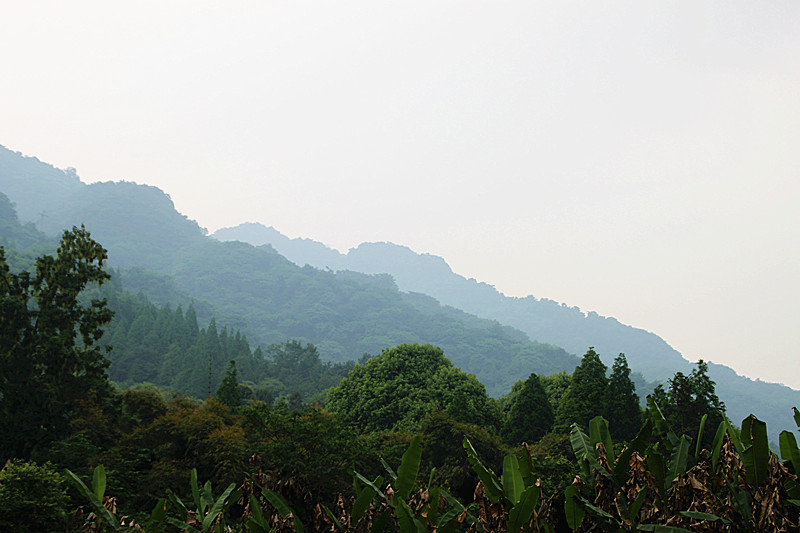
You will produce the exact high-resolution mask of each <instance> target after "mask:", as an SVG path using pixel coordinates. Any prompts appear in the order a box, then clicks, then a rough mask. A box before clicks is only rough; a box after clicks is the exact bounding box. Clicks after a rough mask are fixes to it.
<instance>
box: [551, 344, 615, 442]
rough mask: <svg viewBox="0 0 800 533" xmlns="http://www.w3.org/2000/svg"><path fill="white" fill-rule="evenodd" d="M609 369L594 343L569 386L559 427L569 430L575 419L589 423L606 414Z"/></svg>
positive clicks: (560, 411) (565, 394)
mask: <svg viewBox="0 0 800 533" xmlns="http://www.w3.org/2000/svg"><path fill="white" fill-rule="evenodd" d="M606 369H607V368H606V365H604V364H603V362H602V361H601V360H600V356H599V355H597V352H595V351H594V347H590V348H589V350H588V351H587V352H586V354H584V356H583V359H582V360H581V364H580V365H578V366H577V367H575V372H573V373H572V380H571V381H570V384H569V388H567V392H566V393H564V397H563V398H562V400H561V404H560V405H559V406H558V412H557V415H556V427H555V429H556V431H562V432H566V431H569V427H570V425H572V423H573V422H577V423H578V424H579V425H580V426H581V427H586V426H587V425H588V424H589V420H591V419H592V418H594V417H595V416H597V415H602V414H603V406H604V403H605V397H606V389H607V388H608V379H607V378H606Z"/></svg>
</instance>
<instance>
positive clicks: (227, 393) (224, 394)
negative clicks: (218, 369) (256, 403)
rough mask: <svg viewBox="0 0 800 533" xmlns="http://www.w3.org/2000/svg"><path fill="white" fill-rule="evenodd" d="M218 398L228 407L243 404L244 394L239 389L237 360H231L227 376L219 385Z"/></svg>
mask: <svg viewBox="0 0 800 533" xmlns="http://www.w3.org/2000/svg"><path fill="white" fill-rule="evenodd" d="M216 396H217V399H218V400H219V401H221V402H222V403H224V404H225V405H227V406H228V407H239V406H240V405H242V394H241V392H240V391H239V375H238V373H237V371H236V361H233V360H231V362H230V364H229V365H228V370H227V371H226V372H225V377H224V378H222V382H221V383H220V384H219V387H217V394H216Z"/></svg>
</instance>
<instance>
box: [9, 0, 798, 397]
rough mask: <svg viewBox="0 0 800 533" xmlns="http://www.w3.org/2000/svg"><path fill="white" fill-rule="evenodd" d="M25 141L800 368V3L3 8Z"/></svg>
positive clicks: (720, 350) (222, 206)
mask: <svg viewBox="0 0 800 533" xmlns="http://www.w3.org/2000/svg"><path fill="white" fill-rule="evenodd" d="M0 65H1V66H2V69H1V70H0V102H2V103H1V104H0V144H2V145H4V146H6V147H7V148H10V149H12V150H17V151H20V152H22V153H23V154H26V155H32V156H36V157H38V158H39V159H41V160H43V161H46V162H48V163H51V164H53V165H55V166H57V167H59V168H67V167H74V168H76V169H77V172H78V174H79V175H80V177H81V179H83V181H85V182H88V183H90V182H95V181H108V180H114V181H116V180H128V181H135V182H138V183H145V184H149V185H155V186H157V187H160V188H161V189H163V190H164V191H165V192H167V193H168V194H169V195H170V196H171V198H172V200H173V201H174V203H175V206H176V208H177V209H178V210H179V211H181V212H182V213H184V214H185V215H187V216H188V217H189V218H192V219H194V220H196V221H197V222H198V223H199V224H200V225H201V226H203V227H205V228H207V229H208V230H209V231H212V232H213V231H215V230H216V229H219V228H221V227H228V226H233V225H237V224H239V223H242V222H248V221H249V222H261V223H263V224H265V225H268V226H269V225H271V226H274V227H275V228H276V229H278V230H279V231H281V232H282V233H284V234H285V235H288V236H290V237H306V238H311V239H315V240H318V241H321V242H324V243H326V244H328V245H329V246H331V247H333V248H336V249H338V250H340V251H346V250H348V249H349V248H351V247H354V246H357V245H358V244H359V243H361V242H375V241H389V242H394V243H397V244H403V245H406V246H408V247H410V248H412V249H413V250H414V251H416V252H420V253H431V254H435V255H439V256H442V257H444V258H445V260H446V261H447V262H448V263H449V264H450V266H451V267H452V268H453V270H454V271H455V272H457V273H459V274H461V275H464V276H466V277H468V278H476V279H478V280H480V281H485V282H487V283H490V284H492V285H494V286H495V287H496V288H497V289H498V290H500V291H502V292H503V293H505V294H506V295H509V296H526V295H529V294H530V295H534V296H536V297H539V298H549V299H552V300H556V301H559V302H565V303H567V304H569V305H571V306H578V307H580V308H581V309H582V310H584V311H587V312H588V311H596V312H598V313H599V314H601V315H605V316H613V317H616V318H617V319H619V320H620V321H621V322H623V323H626V324H630V325H633V326H636V327H640V328H643V329H646V330H649V331H652V332H655V333H657V334H658V335H660V336H661V337H663V338H664V339H665V340H666V341H667V342H668V343H669V344H671V345H672V346H673V347H674V348H676V349H677V350H679V351H680V352H681V353H682V354H683V355H684V356H685V357H686V358H687V359H690V360H693V361H694V360H697V359H700V358H703V359H706V360H711V361H714V362H717V363H722V364H727V365H729V366H732V367H733V368H734V369H736V370H737V371H738V372H739V373H741V374H744V375H747V376H750V377H753V378H760V379H763V380H765V381H776V382H783V383H786V384H788V385H790V386H793V387H795V388H800V364H798V358H797V356H796V350H797V349H798V347H800V312H798V302H800V277H799V276H798V274H800V209H798V206H800V3H798V2H796V1H793V0H792V1H775V2H705V1H698V2H659V3H650V2H639V1H628V2H597V1H586V2H563V1H552V2H550V1H548V2H542V1H537V0H524V1H517V0H514V1H503V0H493V1H491V2H489V1H482V2H476V1H470V0H459V1H450V0H447V1H438V0H425V1H418V0H403V1H381V0H359V1H350V0H341V1H330V0H327V1H322V0H274V1H269V0H260V1H253V2H236V1H231V2H225V3H222V2H208V1H204V0H194V1H191V2H170V1H158V2H154V1H138V2H107V1H99V2H85V1H80V0H77V1H72V2H61V1H57V2H47V1H17V0H11V1H9V2H4V4H3V6H2V8H0Z"/></svg>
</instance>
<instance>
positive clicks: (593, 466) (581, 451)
mask: <svg viewBox="0 0 800 533" xmlns="http://www.w3.org/2000/svg"><path fill="white" fill-rule="evenodd" d="M653 425H654V422H653V421H652V420H651V419H648V420H647V421H645V423H644V425H643V426H642V428H641V429H640V430H639V433H638V434H637V435H636V437H635V438H634V439H633V440H632V441H631V442H630V443H628V445H627V446H626V447H625V448H624V449H623V450H622V452H621V453H620V455H619V457H618V458H617V459H616V461H615V458H614V451H613V450H614V443H613V441H612V440H611V435H610V433H609V430H608V422H607V421H606V420H605V419H604V418H602V417H600V416H598V417H595V418H593V419H592V420H591V421H590V422H589V434H588V435H587V434H586V433H584V432H583V430H582V429H581V428H580V426H578V425H577V424H573V425H572V429H571V431H570V443H571V444H572V450H573V452H574V453H575V457H576V458H577V460H578V463H579V464H580V467H581V473H582V474H583V478H584V480H585V481H586V482H588V483H589V484H593V481H594V476H593V474H597V475H599V476H602V477H603V478H605V479H606V480H607V485H608V487H610V488H609V489H605V490H611V491H613V492H614V501H615V503H616V509H617V510H618V513H619V516H618V517H617V516H614V515H612V514H611V513H609V512H607V511H604V510H603V509H601V508H599V507H598V506H596V505H594V504H593V503H592V502H590V501H589V500H588V499H587V498H585V497H583V496H582V495H581V494H580V491H579V489H578V487H577V486H576V485H570V486H568V487H567V488H566V489H565V491H564V512H565V515H566V519H567V525H568V526H569V527H570V528H571V529H572V530H576V529H578V528H579V527H580V526H581V524H582V523H583V520H584V518H585V516H586V513H587V512H588V513H591V514H592V515H594V516H595V517H596V518H597V519H598V520H600V521H602V522H605V523H611V524H613V525H614V527H615V528H616V529H617V530H620V531H636V530H637V529H639V530H641V528H643V527H644V528H646V527H649V525H648V524H641V523H639V522H638V515H639V511H640V510H641V509H642V505H643V504H644V502H645V499H646V496H647V488H646V487H643V488H642V490H640V491H639V492H638V494H637V495H636V497H635V498H634V499H633V501H631V502H628V499H627V498H626V496H625V492H624V491H623V490H622V486H623V485H624V484H625V482H626V481H627V480H628V476H629V473H630V460H631V457H632V456H633V454H634V453H638V454H639V455H641V456H647V455H648V452H649V453H650V454H652V453H653V448H652V446H649V442H650V438H651V435H652V432H653ZM675 441H676V442H680V439H677V438H676V439H675ZM598 444H602V448H600V447H599V446H598ZM601 450H602V452H601ZM608 450H611V451H610V452H609V451H608ZM600 459H604V460H600ZM606 465H608V467H606ZM661 472H662V475H661V479H662V482H663V478H664V475H663V467H662V468H661ZM658 478H659V476H658V475H656V480H657V483H658ZM645 530H646V529H645ZM675 531H680V530H675Z"/></svg>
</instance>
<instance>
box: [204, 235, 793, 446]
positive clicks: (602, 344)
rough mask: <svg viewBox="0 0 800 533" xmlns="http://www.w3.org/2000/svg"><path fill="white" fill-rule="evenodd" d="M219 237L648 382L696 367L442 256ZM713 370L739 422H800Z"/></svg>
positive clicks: (770, 389) (754, 384)
mask: <svg viewBox="0 0 800 533" xmlns="http://www.w3.org/2000/svg"><path fill="white" fill-rule="evenodd" d="M212 236H213V237H215V238H220V239H235V240H241V241H248V242H254V243H259V244H270V245H272V246H273V247H274V248H275V249H276V250H277V251H278V252H279V253H281V254H282V255H284V256H285V257H287V258H288V259H290V260H292V261H294V262H295V263H297V264H309V265H312V266H317V267H320V268H324V267H329V268H332V269H333V268H340V269H349V270H353V271H358V272H364V273H368V274H376V273H387V274H389V275H390V276H392V277H393V278H394V279H395V280H396V282H397V285H398V287H399V288H400V290H403V291H414V292H419V293H423V294H427V295H430V296H431V297H433V298H436V299H437V300H438V301H440V302H441V303H442V304H445V305H448V306H452V307H455V308H457V309H461V310H463V311H465V312H467V313H472V314H474V315H476V316H479V317H483V318H488V319H493V320H497V321H498V322H500V323H502V324H506V325H509V326H512V327H514V328H517V329H519V330H521V331H523V332H525V333H526V334H527V335H528V336H529V337H530V338H531V339H533V340H536V341H538V342H543V343H547V344H552V345H555V346H561V347H563V348H565V349H566V350H567V351H570V352H572V353H575V354H582V353H584V352H585V351H586V348H587V347H589V346H594V347H595V349H596V350H597V352H598V353H599V354H600V355H601V357H602V358H603V359H604V362H605V363H606V364H609V365H610V364H611V362H612V361H613V358H614V357H615V356H616V355H617V354H618V353H625V355H626V357H627V359H628V362H629V364H630V366H631V368H632V369H633V370H635V371H637V372H641V373H642V374H643V375H644V377H645V378H646V379H648V380H656V381H661V382H666V380H668V379H669V378H671V377H672V376H673V375H674V374H675V372H678V371H681V372H684V373H689V372H690V371H691V369H692V365H691V363H690V362H689V361H687V360H686V359H684V358H683V356H681V354H680V353H679V352H678V351H677V350H675V349H673V348H672V347H671V346H669V344H667V343H666V342H665V341H664V340H663V339H661V338H660V337H659V336H657V335H656V334H654V333H650V332H647V331H645V330H642V329H639V328H634V327H631V326H627V325H625V324H622V323H620V322H619V321H618V320H617V319H615V318H610V317H603V316H600V315H598V314H597V313H594V312H589V313H583V312H582V311H581V310H580V309H579V308H577V307H569V306H567V305H565V304H560V303H558V302H555V301H553V300H548V299H537V298H534V297H533V296H528V297H526V298H510V297H507V296H504V295H503V294H501V293H500V292H498V291H497V290H496V289H495V288H494V287H492V286H491V285H488V284H486V283H481V282H478V281H476V280H474V279H466V278H464V277H463V276H460V275H458V274H455V273H454V272H453V271H452V269H451V268H450V267H449V266H448V265H447V263H446V262H445V261H444V259H442V258H441V257H436V256H433V255H429V254H417V253H415V252H413V251H412V250H411V249H409V248H407V247H405V246H398V245H395V244H390V243H365V244H361V245H360V246H358V247H356V248H353V249H351V250H350V251H349V252H348V253H347V254H341V253H339V252H337V251H335V250H332V249H330V248H328V247H326V246H325V245H324V244H321V243H314V242H313V241H309V240H308V239H289V238H287V237H285V236H283V235H281V234H280V233H279V232H278V231H277V230H275V229H274V228H267V227H265V226H263V225H260V224H252V223H249V224H242V225H240V226H237V227H235V228H225V229H224V230H219V231H218V232H216V233H214V234H213V235H212ZM709 374H710V375H711V377H712V378H713V379H714V380H715V381H716V382H717V392H718V394H719V396H720V398H722V400H723V401H725V402H726V404H727V407H728V410H729V415H730V416H731V418H732V419H733V420H734V421H735V422H739V421H741V420H742V419H743V418H744V417H745V416H747V415H748V414H750V413H755V414H756V415H758V416H759V417H761V418H762V419H764V420H766V421H767V422H768V425H769V428H770V432H771V433H772V432H776V431H777V430H778V429H781V428H791V427H794V422H793V419H792V411H791V407H792V406H794V405H798V404H800V392H798V391H795V390H793V389H791V388H789V387H786V386H784V385H780V384H774V383H765V382H762V381H754V380H751V379H748V378H746V377H743V376H739V375H738V374H736V372H734V371H733V370H732V369H730V368H729V367H727V366H724V365H719V364H714V363H710V364H709ZM773 434H774V433H773Z"/></svg>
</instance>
